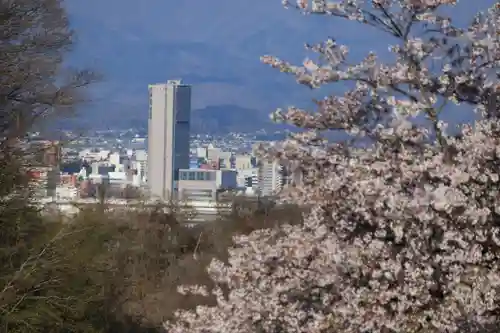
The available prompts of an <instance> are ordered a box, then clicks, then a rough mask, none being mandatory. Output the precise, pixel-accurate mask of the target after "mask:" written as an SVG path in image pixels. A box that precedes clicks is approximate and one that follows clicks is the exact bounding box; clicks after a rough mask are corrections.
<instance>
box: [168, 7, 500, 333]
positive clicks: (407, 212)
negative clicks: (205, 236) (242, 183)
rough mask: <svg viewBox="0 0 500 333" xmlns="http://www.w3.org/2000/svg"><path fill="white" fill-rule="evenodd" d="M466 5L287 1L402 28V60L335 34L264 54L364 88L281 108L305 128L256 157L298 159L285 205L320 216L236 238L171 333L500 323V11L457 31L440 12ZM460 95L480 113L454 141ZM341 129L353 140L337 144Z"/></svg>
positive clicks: (324, 80)
mask: <svg viewBox="0 0 500 333" xmlns="http://www.w3.org/2000/svg"><path fill="white" fill-rule="evenodd" d="M455 3H456V1H453V0H371V1H370V0H350V1H326V0H312V1H299V3H298V5H297V4H292V3H288V2H287V1H285V5H286V6H288V7H291V8H296V9H297V10H299V11H302V12H306V13H309V14H317V15H330V16H333V17H334V19H348V20H354V21H357V22H359V23H360V24H363V25H366V26H371V27H375V28H378V29H380V30H381V31H383V32H385V33H387V34H388V35H390V36H391V38H388V40H391V43H393V44H394V42H393V41H394V37H396V38H397V39H398V41H399V42H398V43H396V44H394V45H388V47H389V49H390V50H391V51H392V52H393V53H394V57H395V61H394V62H393V63H388V62H383V61H381V60H380V59H378V58H377V56H376V54H374V53H369V54H367V56H366V57H365V58H364V60H363V61H361V62H360V63H359V64H353V63H352V62H351V61H349V60H348V58H349V55H348V48H347V47H346V46H342V45H338V44H337V43H336V42H335V41H334V40H332V39H329V40H327V41H325V42H323V43H319V44H316V45H309V46H308V49H309V50H310V51H311V52H315V53H317V55H318V57H317V59H318V60H317V61H311V60H308V59H307V60H306V61H305V62H304V63H303V64H302V65H299V66H296V65H293V64H291V63H289V62H287V61H284V60H281V59H278V58H276V57H273V56H264V57H262V61H263V62H264V63H265V64H268V65H270V66H272V67H273V68H277V69H279V70H280V71H282V72H285V73H289V74H292V75H293V76H295V78H296V80H297V81H298V82H299V83H301V84H304V85H306V86H308V87H311V88H317V87H321V86H323V85H326V84H341V85H344V84H345V83H346V82H352V83H353V84H351V85H349V87H352V88H351V89H349V90H347V91H345V92H344V93H342V94H340V95H330V96H327V97H325V98H324V99H322V100H320V101H317V103H316V104H317V109H316V110H315V112H310V111H309V110H303V109H300V108H297V107H289V108H288V109H286V110H282V109H280V110H277V112H276V113H275V115H274V116H273V119H276V120H278V121H282V122H286V123H289V124H292V125H295V126H297V127H299V128H301V129H303V131H301V132H300V133H297V134H293V135H291V136H290V137H289V138H288V139H287V140H285V141H284V142H283V143H282V144H280V145H274V146H272V147H266V148H265V149H264V148H263V149H261V150H260V151H259V154H260V155H261V156H262V157H263V158H268V159H279V160H281V161H283V162H287V163H290V164H293V165H294V166H295V171H297V172H300V177H299V178H300V182H298V183H297V184H294V186H290V187H289V188H287V189H286V191H284V192H283V197H282V200H289V201H293V202H295V203H296V204H299V205H303V206H304V207H310V208H311V209H310V212H308V213H307V214H306V219H305V223H304V224H303V225H300V226H297V225H294V226H290V225H286V226H282V227H280V228H277V229H269V230H259V231H255V232H253V233H252V234H250V235H247V236H239V237H236V238H235V239H234V247H232V248H231V249H229V260H228V262H227V263H223V262H221V261H217V260H214V261H213V262H212V264H211V265H210V266H209V268H208V272H209V274H210V276H211V277H212V279H213V280H214V282H215V285H216V286H217V287H215V288H214V289H213V290H211V291H210V292H211V293H212V294H213V295H214V296H215V297H216V300H217V304H216V305H215V306H199V307H197V308H196V309H194V310H190V311H185V310H183V311H179V312H178V314H177V320H176V321H174V322H169V323H166V324H165V328H166V329H167V331H169V332H172V333H181V332H186V333H187V332H189V333H254V332H255V333H257V332H259V333H260V332H262V333H274V332H286V333H330V332H342V333H366V332H370V333H399V332H405V333H417V332H418V333H438V332H439V333H442V332H450V333H451V332H477V333H479V332H498V327H499V326H498V324H499V315H500V260H499V259H500V176H499V174H500V120H499V118H498V117H497V115H498V112H499V111H500V97H499V96H500V82H499V68H500V66H499V65H500V34H499V31H500V15H499V14H500V6H498V4H497V5H495V6H494V7H493V8H491V9H488V10H485V11H484V12H482V13H478V14H477V15H476V16H475V17H474V18H472V21H471V24H470V26H469V27H467V28H460V27H456V26H454V24H453V20H452V17H445V16H444V14H442V13H446V12H447V11H442V10H440V7H443V6H447V5H454V4H455ZM453 103H461V104H464V105H468V106H470V109H476V111H477V112H479V115H480V116H481V117H480V119H478V120H477V121H476V122H474V123H473V124H467V125H464V126H462V128H461V129H460V131H459V132H460V133H459V135H455V136H453V135H451V134H450V133H449V129H448V128H447V127H448V126H447V124H446V123H445V122H444V121H443V119H442V112H443V110H444V109H445V108H447V107H449V106H450V105H453ZM417 115H420V116H421V117H423V118H424V119H423V120H425V121H415V116H417ZM332 130H335V131H343V132H345V133H347V135H348V138H347V139H346V140H344V141H340V142H331V141H329V140H327V139H326V138H325V136H324V135H323V132H324V131H332ZM181 291H182V292H185V291H192V292H195V293H198V294H201V295H206V294H207V293H208V292H209V291H208V290H206V288H204V287H202V286H193V287H186V288H181Z"/></svg>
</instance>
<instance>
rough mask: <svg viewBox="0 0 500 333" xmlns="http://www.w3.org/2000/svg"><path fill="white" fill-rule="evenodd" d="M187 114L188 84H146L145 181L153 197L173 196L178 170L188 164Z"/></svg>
mask: <svg viewBox="0 0 500 333" xmlns="http://www.w3.org/2000/svg"><path fill="white" fill-rule="evenodd" d="M190 118H191V86H190V85H186V84H183V83H182V81H181V80H170V81H168V82H167V83H165V84H163V83H162V84H154V85H150V86H149V121H148V174H147V181H148V187H149V193H150V195H151V196H152V197H155V198H158V199H163V200H168V199H169V198H172V197H174V196H175V194H174V190H175V181H176V180H177V178H178V170H179V169H188V168H189V148H190V147H189V131H190Z"/></svg>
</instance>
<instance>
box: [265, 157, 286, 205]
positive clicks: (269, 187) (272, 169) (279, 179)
mask: <svg viewBox="0 0 500 333" xmlns="http://www.w3.org/2000/svg"><path fill="white" fill-rule="evenodd" d="M259 164H260V165H259V176H258V183H259V193H260V195H261V196H265V197H267V196H274V195H276V194H277V193H279V192H280V191H281V190H282V189H283V186H284V185H285V177H284V169H285V168H284V167H283V165H281V164H280V163H279V162H278V161H274V162H268V161H260V163H259Z"/></svg>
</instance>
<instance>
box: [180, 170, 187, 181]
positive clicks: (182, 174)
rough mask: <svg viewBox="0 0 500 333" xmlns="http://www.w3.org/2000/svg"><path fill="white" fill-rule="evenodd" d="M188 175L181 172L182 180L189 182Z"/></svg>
mask: <svg viewBox="0 0 500 333" xmlns="http://www.w3.org/2000/svg"><path fill="white" fill-rule="evenodd" d="M187 174H188V173H187V172H186V171H181V180H188V175H187Z"/></svg>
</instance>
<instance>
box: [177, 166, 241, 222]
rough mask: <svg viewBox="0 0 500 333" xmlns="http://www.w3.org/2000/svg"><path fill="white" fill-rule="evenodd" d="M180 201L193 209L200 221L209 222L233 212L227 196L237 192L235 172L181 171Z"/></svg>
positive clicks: (179, 182) (179, 184)
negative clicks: (224, 213)
mask: <svg viewBox="0 0 500 333" xmlns="http://www.w3.org/2000/svg"><path fill="white" fill-rule="evenodd" d="M177 186H178V199H179V201H180V202H182V203H184V204H187V205H188V206H190V207H192V208H193V209H194V210H195V213H196V214H197V218H198V219H199V220H203V221H208V220H211V218H216V217H217V216H218V215H219V214H221V213H223V212H230V211H231V204H232V203H231V201H230V200H228V199H227V197H228V196H225V194H227V193H228V192H232V191H234V190H236V188H237V183H236V171H235V170H205V169H181V170H180V171H179V181H178V184H177Z"/></svg>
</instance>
